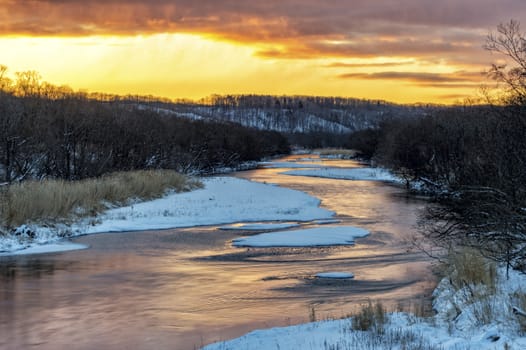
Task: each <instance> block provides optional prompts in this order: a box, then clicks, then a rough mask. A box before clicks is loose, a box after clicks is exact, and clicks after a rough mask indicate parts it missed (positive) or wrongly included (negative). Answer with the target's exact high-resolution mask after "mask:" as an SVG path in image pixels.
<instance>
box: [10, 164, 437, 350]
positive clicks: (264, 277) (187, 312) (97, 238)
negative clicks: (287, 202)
mask: <svg viewBox="0 0 526 350" xmlns="http://www.w3.org/2000/svg"><path fill="white" fill-rule="evenodd" d="M298 158H299V156H291V157H288V158H287V159H285V160H292V161H296V160H298ZM319 163H320V162H319V161H318V164H319ZM323 163H324V165H327V166H335V167H358V166H359V164H358V163H356V162H354V161H343V160H324V161H323ZM282 171H283V169H257V170H252V171H247V172H241V173H237V174H234V176H237V177H241V178H247V179H251V180H254V181H260V182H267V183H275V184H279V185H281V186H284V187H289V188H292V189H297V190H301V191H305V192H307V193H309V194H311V195H313V196H316V197H318V198H320V199H321V200H322V206H323V207H325V208H327V209H330V210H333V211H335V212H336V213H337V216H336V218H337V219H339V220H341V223H340V224H341V225H353V226H358V227H362V228H365V229H368V230H369V231H370V232H371V234H370V236H369V237H367V238H362V239H358V240H357V241H356V245H355V246H351V247H334V248H308V249H306V248H294V249H292V248H272V249H247V248H233V247H231V244H230V241H231V240H232V239H234V238H236V237H239V236H240V235H242V234H243V233H239V232H238V233H236V232H228V231H221V230H217V228H216V227H198V228H191V229H175V230H165V231H152V232H133V233H111V234H98V235H91V236H84V237H79V238H77V239H75V240H74V241H75V242H78V243H83V244H87V245H89V246H90V248H89V249H87V250H81V251H72V252H65V253H57V254H44V255H33V256H17V257H0V349H33V348H34V349H73V348H74V349H125V348H127V349H181V350H187V349H195V348H199V347H201V346H202V345H205V344H208V343H210V342H213V341H217V340H225V339H229V338H232V337H236V336H240V335H242V334H244V333H246V332H248V331H250V330H254V329H258V328H268V327H273V326H285V325H290V324H295V323H300V322H307V321H309V319H312V318H313V317H314V316H315V317H316V319H324V318H334V317H338V318H339V317H342V316H345V315H348V314H349V313H350V312H352V311H353V310H355V309H356V308H357V307H358V306H359V305H362V304H363V303H365V302H367V300H373V301H374V300H381V301H382V302H383V303H384V304H385V305H386V306H387V308H388V309H392V310H394V309H396V308H398V307H399V305H402V304H403V305H408V304H410V303H412V302H414V301H415V300H416V303H419V302H420V301H419V300H421V299H424V300H426V298H428V297H429V295H430V293H431V291H432V288H433V286H434V283H435V279H434V276H433V275H432V273H431V271H430V262H429V261H428V260H427V259H426V258H425V257H424V256H423V255H422V254H419V253H416V252H412V251H408V243H407V241H408V240H409V239H410V238H411V237H412V236H413V235H414V234H415V224H416V220H417V213H418V211H419V210H420V209H421V208H422V207H423V205H424V204H425V203H424V202H422V201H421V200H418V199H416V198H412V197H410V196H407V195H406V193H405V191H404V189H403V188H400V187H397V186H394V185H390V184H385V183H381V182H372V181H345V180H330V179H321V178H309V177H296V176H287V175H282V174H280V172H282ZM305 226H309V224H308V223H307V224H305ZM327 271H347V272H352V273H354V274H355V276H356V278H355V279H354V280H352V281H333V282H330V281H322V280H320V279H316V278H314V277H313V276H314V275H315V274H316V273H318V272H327Z"/></svg>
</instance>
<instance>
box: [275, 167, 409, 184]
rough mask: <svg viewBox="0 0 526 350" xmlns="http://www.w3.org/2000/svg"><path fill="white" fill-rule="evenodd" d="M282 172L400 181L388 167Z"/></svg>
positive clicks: (300, 174) (342, 178)
mask: <svg viewBox="0 0 526 350" xmlns="http://www.w3.org/2000/svg"><path fill="white" fill-rule="evenodd" d="M282 174H286V175H294V176H311V177H323V178H329V179H341V180H366V181H389V182H399V181H400V179H399V178H397V177H396V176H395V175H393V174H392V173H391V172H389V171H388V170H386V169H382V168H350V169H345V168H321V169H304V170H290V171H285V172H283V173H282Z"/></svg>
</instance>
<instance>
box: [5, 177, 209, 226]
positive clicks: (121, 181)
mask: <svg viewBox="0 0 526 350" xmlns="http://www.w3.org/2000/svg"><path fill="white" fill-rule="evenodd" d="M201 186H202V184H201V183H200V182H199V181H197V180H195V179H191V178H188V177H186V176H185V175H182V174H179V173H177V172H175V171H172V170H140V171H131V172H119V173H112V174H109V175H105V176H102V177H100V178H95V179H86V180H80V181H64V180H43V181H25V182H22V183H18V184H13V185H10V186H8V187H6V188H5V189H4V190H3V192H2V197H3V198H2V201H1V202H2V206H1V207H0V217H1V219H2V221H3V224H4V225H5V226H9V227H15V226H18V225H21V224H24V223H29V222H47V221H51V222H55V221H57V220H64V219H65V220H67V219H72V218H75V217H83V216H91V215H95V214H97V213H99V212H100V211H102V210H104V209H106V208H107V207H109V206H111V205H125V204H127V203H129V202H130V201H132V200H149V199H154V198H158V197H161V196H162V195H164V194H165V193H166V192H167V191H175V192H182V191H189V190H192V189H195V188H199V187H201Z"/></svg>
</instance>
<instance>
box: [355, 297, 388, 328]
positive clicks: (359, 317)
mask: <svg viewBox="0 0 526 350" xmlns="http://www.w3.org/2000/svg"><path fill="white" fill-rule="evenodd" d="M386 322H387V313H386V310H385V308H384V306H383V305H382V303H381V302H379V301H378V302H376V303H375V304H374V305H373V304H372V303H371V302H370V301H369V302H368V303H367V305H364V306H362V309H361V310H360V311H359V312H358V313H357V314H356V315H354V316H353V318H352V328H353V329H354V330H360V331H368V330H375V331H376V332H379V333H381V332H382V330H383V326H384V325H385V323H386Z"/></svg>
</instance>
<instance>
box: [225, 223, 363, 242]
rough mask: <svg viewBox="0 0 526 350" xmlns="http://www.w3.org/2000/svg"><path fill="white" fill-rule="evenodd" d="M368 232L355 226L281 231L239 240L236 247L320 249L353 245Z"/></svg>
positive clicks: (236, 240)
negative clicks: (356, 239) (320, 247)
mask: <svg viewBox="0 0 526 350" xmlns="http://www.w3.org/2000/svg"><path fill="white" fill-rule="evenodd" d="M368 234H369V232H368V231H367V230H364V229H361V228H357V227H353V226H325V227H316V228H309V229H303V230H295V231H279V232H271V233H262V234H259V235H255V236H251V237H246V238H238V239H235V240H233V241H232V244H233V245H234V246H236V247H319V246H333V245H351V244H354V239H355V238H360V237H365V236H367V235H368Z"/></svg>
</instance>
